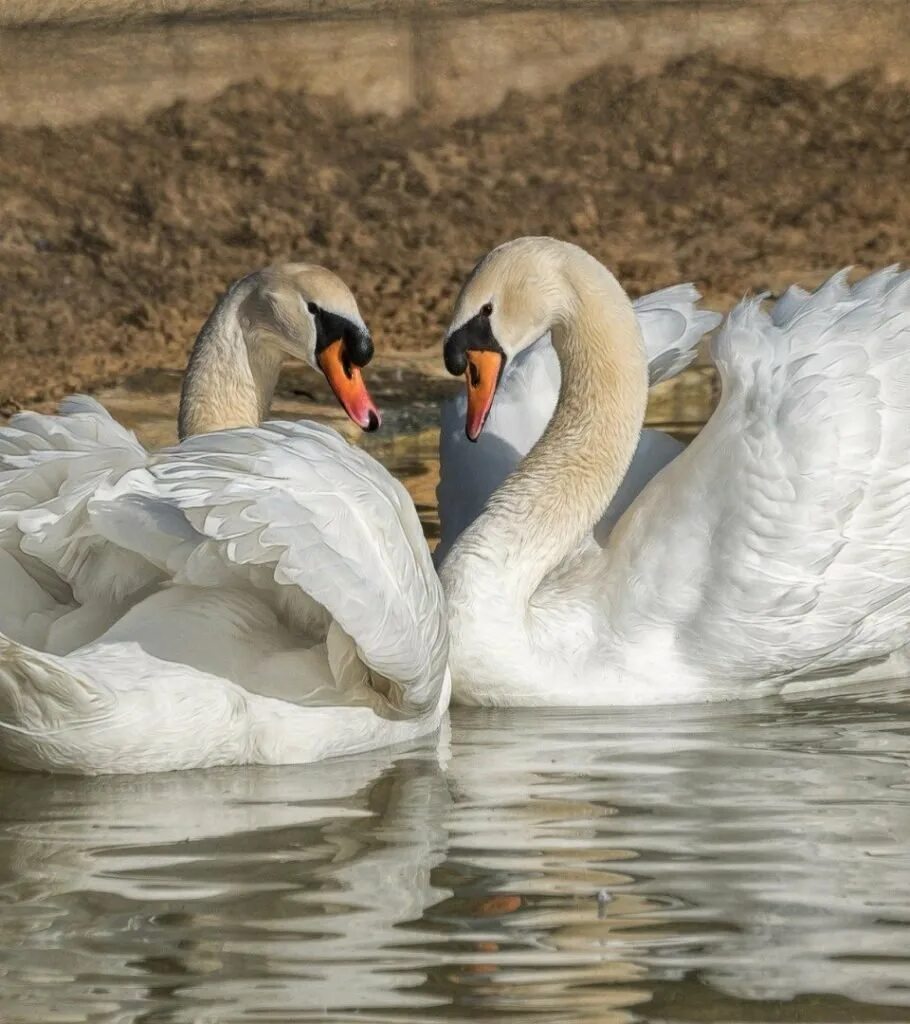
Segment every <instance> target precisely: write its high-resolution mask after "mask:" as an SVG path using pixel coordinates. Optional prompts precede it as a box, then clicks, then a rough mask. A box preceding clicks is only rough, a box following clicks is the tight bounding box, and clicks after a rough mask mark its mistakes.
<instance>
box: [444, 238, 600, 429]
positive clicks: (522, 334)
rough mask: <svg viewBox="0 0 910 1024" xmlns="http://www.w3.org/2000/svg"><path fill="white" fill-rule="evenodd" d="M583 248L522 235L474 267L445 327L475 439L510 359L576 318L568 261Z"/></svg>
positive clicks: (449, 358)
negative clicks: (572, 314) (571, 308)
mask: <svg viewBox="0 0 910 1024" xmlns="http://www.w3.org/2000/svg"><path fill="white" fill-rule="evenodd" d="M573 254H580V255H581V256H583V257H586V258H587V259H592V257H589V256H588V254H587V253H585V252H584V251H583V250H581V249H578V247H577V246H574V245H569V244H568V243H565V242H559V241H557V240H556V239H553V238H517V239H515V240H514V241H511V242H506V243H505V244H504V245H500V246H499V247H498V248H496V249H493V250H492V251H491V252H490V253H488V254H487V255H486V256H485V257H484V258H483V259H482V260H481V261H480V262H479V263H478V264H477V266H476V267H474V269H473V270H472V271H471V274H470V276H469V277H468V280H467V281H466V282H465V284H464V287H463V288H462V289H461V293H460V294H459V296H458V299H457V300H456V303H455V312H454V314H453V317H452V322H451V325H450V326H449V329H448V330H447V331H446V336H445V340H444V347H443V357H444V359H445V364H446V369H447V370H448V371H449V373H451V374H454V375H456V376H461V375H462V374H463V375H464V376H465V379H466V382H467V390H468V412H467V417H466V419H465V433H466V434H467V436H468V439H469V440H471V441H476V440H477V438H478V437H479V436H480V433H481V431H482V430H483V427H484V423H486V420H487V416H488V415H489V412H490V408H491V407H492V404H493V399H494V397H495V394H496V389H497V387H498V386H499V382H500V380H501V378H502V373H503V370H504V369H505V367H506V365H507V363H508V362H509V361H510V360H512V359H514V358H515V357H516V356H517V355H518V354H519V353H520V352H523V351H524V350H525V349H526V348H528V347H529V346H530V345H533V344H534V342H535V341H537V340H538V339H539V338H540V337H542V336H543V335H544V334H546V333H547V331H549V330H550V329H551V328H552V327H553V326H554V325H555V324H557V323H559V322H562V321H563V320H564V319H565V318H566V317H567V316H568V315H569V312H570V311H569V296H570V289H568V288H567V287H566V285H567V281H566V278H565V266H566V261H567V259H568V258H569V257H570V256H572V255H573Z"/></svg>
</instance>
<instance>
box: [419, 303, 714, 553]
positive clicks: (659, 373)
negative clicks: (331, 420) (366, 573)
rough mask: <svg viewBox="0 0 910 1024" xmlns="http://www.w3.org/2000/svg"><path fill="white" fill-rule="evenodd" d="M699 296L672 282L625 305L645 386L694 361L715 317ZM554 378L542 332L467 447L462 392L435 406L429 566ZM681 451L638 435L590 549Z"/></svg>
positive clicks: (535, 426) (539, 423)
mask: <svg viewBox="0 0 910 1024" xmlns="http://www.w3.org/2000/svg"><path fill="white" fill-rule="evenodd" d="M700 298H701V296H700V295H699V293H698V291H697V289H696V288H695V287H694V285H691V284H678V285H673V286H672V287H670V288H663V289H661V290H660V291H657V292H652V293H650V294H649V295H643V296H642V297H641V298H639V299H636V300H635V301H634V302H633V303H632V305H633V307H634V309H635V315H636V317H637V318H638V323H639V326H640V327H641V332H642V338H643V339H644V345H645V350H646V352H647V356H648V382H649V385H650V386H651V387H653V386H654V385H655V384H659V383H661V382H662V381H665V380H669V379H670V378H672V377H675V376H676V375H677V374H679V373H681V372H682V371H683V370H684V369H685V368H686V367H687V366H688V365H689V364H690V363H691V362H692V360H693V359H694V358H695V356H696V354H697V351H698V343H699V342H700V341H701V339H702V338H703V337H704V335H705V334H707V333H708V332H709V331H712V330H714V328H715V327H717V325H718V324H719V323H720V322H721V320H722V319H723V318H722V317H721V316H720V314H718V313H713V312H711V311H709V310H705V309H699V308H698V305H697V304H698V301H699V300H700ZM559 380H560V374H559V360H558V359H557V357H556V352H555V350H554V349H553V343H552V340H551V338H550V336H549V334H547V335H545V336H544V337H542V338H540V339H539V340H537V341H536V342H535V343H534V344H533V345H531V346H529V347H528V348H526V349H524V350H523V351H522V352H518V353H516V354H515V356H514V358H512V359H510V360H509V362H508V364H507V365H505V366H504V367H503V372H502V378H501V379H500V382H499V386H498V387H497V389H496V402H495V404H494V405H493V406H492V407H491V409H490V413H489V416H488V417H487V421H486V423H485V424H484V429H483V433H482V434H481V435H480V436H479V437H477V438H476V439H475V441H474V443H472V442H471V441H470V440H469V439H468V438H467V437H466V435H465V431H464V419H465V414H466V412H467V397H466V395H465V393H464V392H461V393H460V394H458V395H457V396H455V397H454V398H451V399H448V400H447V401H445V402H443V404H442V406H441V409H440V431H439V486H438V487H437V489H436V497H437V502H438V506H439V532H440V537H439V544H438V545H437V547H436V550H435V551H434V553H433V559H434V561H435V562H436V564H437V565H441V564H442V562H443V561H444V560H445V557H446V555H447V554H448V552H449V550H450V549H451V547H452V545H453V544H454V543H455V541H456V540H457V539H458V537H459V536H460V535H461V534H462V533H463V531H464V529H465V528H466V527H467V526H468V525H469V524H470V523H472V522H473V521H474V520H475V519H476V518H477V516H478V515H480V513H481V512H482V511H483V507H484V505H485V504H486V501H487V498H489V497H490V495H491V494H492V493H493V492H494V491H495V490H496V488H497V487H498V486H499V485H500V484H501V483H502V482H503V480H505V478H506V477H507V476H508V475H509V473H511V472H512V470H513V469H515V468H516V467H517V466H518V464H519V462H521V460H522V458H523V457H524V456H525V455H527V453H528V452H529V451H530V450H531V448H532V447H533V446H534V445H535V444H536V443H537V441H538V439H539V438H540V436H541V434H543V432H544V429H545V428H546V425H547V424H548V423H549V422H550V417H551V416H552V415H553V410H554V409H555V408H556V399H557V397H558V395H559ZM684 447H685V446H684V445H683V444H682V442H680V441H678V440H677V439H676V438H675V437H671V436H670V435H669V434H666V433H664V431H662V430H654V429H647V430H642V432H641V436H640V438H639V441H638V447H637V448H636V450H635V455H634V456H633V458H632V462H631V465H630V466H629V470H628V472H627V473H626V475H625V477H624V478H623V482H622V485H621V486H620V488H619V490H618V491H617V492H616V495H615V496H614V498H613V500H612V501H611V502H610V507H609V508H608V509H607V510H606V511H605V512H604V514H603V515H602V516H601V518H600V520H599V521H598V522H597V523H596V524H595V527H594V536H595V538H596V539H597V541H598V543H600V544H603V543H604V541H605V540H606V538H607V537H608V536H609V534H610V531H611V530H612V529H613V527H614V526H615V525H616V523H617V522H618V520H619V518H620V516H621V515H622V513H623V512H624V511H625V510H626V509H627V508H628V507H629V505H631V504H632V502H633V501H634V500H635V498H636V497H637V496H638V494H639V492H640V491H641V489H642V488H643V487H644V486H645V484H646V483H647V482H648V481H649V480H650V479H651V477H652V476H654V475H655V474H656V473H657V471H658V470H660V469H662V468H663V467H664V466H665V465H666V464H667V463H668V462H670V461H671V460H673V459H675V458H676V456H677V455H679V453H680V452H681V451H683V449H684Z"/></svg>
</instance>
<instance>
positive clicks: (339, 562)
mask: <svg viewBox="0 0 910 1024" xmlns="http://www.w3.org/2000/svg"><path fill="white" fill-rule="evenodd" d="M89 516H90V519H91V524H92V528H93V529H94V530H95V532H96V533H97V534H98V535H99V536H101V537H104V538H105V539H106V540H107V541H108V542H110V543H111V544H114V545H116V546H117V547H120V548H122V549H125V550H128V551H131V552H134V553H135V554H136V555H137V556H138V557H141V558H142V559H143V560H146V561H147V562H149V563H150V564H153V565H155V566H157V567H158V568H159V569H160V570H161V571H162V572H163V573H165V574H166V575H167V576H168V577H169V578H171V579H173V580H174V582H175V583H178V584H180V583H185V584H191V585H195V586H214V587H220V586H225V587H230V586H244V587H247V588H248V587H249V586H252V587H253V588H255V589H256V592H257V593H259V595H260V596H262V597H264V598H265V599H266V600H268V601H269V602H270V603H271V604H272V605H273V607H275V609H276V610H277V611H279V612H280V614H281V615H282V616H284V617H285V618H286V619H289V620H290V623H291V626H292V628H293V627H294V626H295V625H297V626H299V627H300V628H301V629H309V628H311V627H312V624H313V602H315V603H316V605H317V606H318V607H319V608H321V609H325V610H326V611H327V612H328V615H329V616H330V618H331V619H332V620H333V621H334V623H336V624H337V629H336V630H335V632H334V633H333V631H332V630H330V631H329V635H328V641H329V657H330V661H333V665H332V669H333V673H334V674H335V675H336V677H337V676H339V674H344V673H352V672H353V673H356V671H357V668H358V666H360V667H361V668H362V665H366V666H367V667H368V669H369V670H370V675H371V677H372V682H373V688H374V689H375V690H377V691H378V692H379V693H380V694H381V695H382V696H383V698H384V700H385V702H386V706H385V711H386V713H387V714H390V715H393V716H394V715H396V714H397V715H402V716H407V717H413V716H417V715H420V714H423V713H424V712H426V711H427V710H428V709H430V708H433V707H435V706H436V704H437V703H438V701H439V695H440V692H441V688H442V685H443V679H444V676H445V665H446V658H447V633H446V624H445V615H444V605H443V598H442V591H441V587H440V584H439V581H438V579H437V577H436V574H435V571H434V570H433V566H432V561H431V558H430V554H429V550H428V548H427V546H426V542H425V541H424V539H423V534H422V532H421V529H420V523H419V520H418V518H417V513H416V511H415V509H414V505H413V502H412V501H411V499H410V497H409V496H408V494H407V492H406V491H405V489H404V488H403V487H402V486H401V485H400V484H399V483H398V482H397V481H396V480H395V479H394V478H393V477H392V476H391V475H390V474H389V473H388V472H387V471H386V470H385V469H383V467H382V466H380V465H379V464H378V463H377V462H376V461H375V460H373V459H372V458H370V456H369V455H367V454H366V453H364V452H363V451H361V450H360V449H358V448H355V447H353V446H351V445H349V444H348V443H347V442H345V441H344V440H343V439H342V438H341V437H340V436H339V435H338V434H337V433H336V432H335V431H333V430H330V429H328V428H325V427H320V426H317V425H316V424H312V423H296V424H292V423H280V422H275V423H269V424H267V425H265V426H263V427H259V428H250V429H241V430H230V431H222V432H218V433H212V434H203V435H199V436H197V437H193V438H190V439H188V440H187V441H184V442H183V443H182V444H181V445H180V446H178V447H177V448H173V449H169V450H166V451H164V452H162V453H160V454H158V455H155V456H153V457H152V458H151V459H150V460H149V463H148V467H147V468H143V469H139V470H136V471H134V472H132V473H129V474H127V475H125V476H123V477H122V478H121V479H120V480H119V481H117V482H116V483H111V484H110V485H109V486H107V487H102V488H101V489H100V490H99V491H98V492H97V494H96V496H95V497H94V498H93V499H92V500H91V501H90V502H89ZM339 630H340V631H341V632H340V633H339V632H338V631H339ZM345 638H350V641H352V643H346V640H345ZM352 654H356V658H352V657H351V655H352ZM355 662H356V664H355Z"/></svg>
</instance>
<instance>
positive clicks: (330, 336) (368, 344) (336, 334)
mask: <svg viewBox="0 0 910 1024" xmlns="http://www.w3.org/2000/svg"><path fill="white" fill-rule="evenodd" d="M313 318H314V320H315V321H316V355H319V353H320V352H322V351H324V350H325V349H327V348H328V347H329V345H331V344H333V343H334V342H336V341H342V342H344V351H345V354H346V355H347V358H348V359H349V360H350V361H351V362H352V363H353V364H354V366H366V365H367V363H368V362H369V361H370V360H371V359H372V358H373V339H372V338H371V337H370V335H369V333H368V332H367V331H365V330H364V329H363V328H362V327H360V326H358V325H357V324H355V323H352V322H351V321H350V320H348V319H347V318H346V317H343V316H340V315H339V314H338V313H329V312H328V311H327V310H325V309H322V308H319V309H317V310H316V312H315V313H314V314H313Z"/></svg>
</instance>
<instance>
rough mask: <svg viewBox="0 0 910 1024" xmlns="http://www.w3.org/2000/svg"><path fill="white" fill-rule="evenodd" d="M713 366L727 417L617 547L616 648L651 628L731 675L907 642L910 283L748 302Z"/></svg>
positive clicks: (678, 464)
mask: <svg viewBox="0 0 910 1024" xmlns="http://www.w3.org/2000/svg"><path fill="white" fill-rule="evenodd" d="M714 358H715V361H716V363H717V366H718V368H719V370H720V374H721V378H722V387H723V391H722V399H721V403H720V405H719V407H718V409H717V411H716V412H715V414H714V416H713V417H712V418H711V420H710V421H709V423H708V424H707V426H706V427H705V429H704V430H703V431H702V433H701V434H700V435H699V437H698V438H697V439H696V440H695V441H694V442H693V444H692V445H690V447H689V449H688V450H687V451H686V452H685V453H684V454H683V455H682V456H680V457H679V458H678V459H677V460H676V461H675V462H674V463H673V464H672V465H671V466H669V467H668V468H667V469H666V470H665V471H664V472H663V473H662V474H660V476H658V477H657V478H655V479H654V480H652V481H651V483H650V484H649V485H648V486H647V487H646V488H645V490H644V491H643V493H642V494H641V495H640V497H639V499H638V500H637V501H636V502H635V504H634V505H633V506H632V508H631V509H630V512H629V514H628V515H627V516H626V517H625V519H624V520H623V521H622V522H621V523H620V525H619V528H618V529H617V531H616V532H615V533H614V534H613V536H612V538H611V542H610V545H609V547H608V549H607V557H608V564H609V566H610V569H609V572H608V579H609V586H610V590H611V594H612V597H613V599H614V600H613V603H612V609H613V622H614V625H615V626H616V627H617V639H619V638H621V637H622V636H624V635H626V634H627V633H628V631H629V630H631V629H633V628H639V629H640V628H642V626H644V625H645V624H649V625H650V626H652V627H653V628H654V629H655V630H657V631H663V632H664V634H665V635H669V636H672V643H673V644H674V646H675V647H676V648H677V650H678V652H679V653H681V654H682V656H683V658H684V659H686V660H688V661H690V662H691V663H692V664H693V666H694V665H697V666H698V667H699V669H700V670H701V671H703V672H705V673H706V674H708V675H710V674H712V673H713V674H714V675H715V676H717V677H718V678H720V677H726V678H737V677H740V678H755V677H758V676H778V675H794V674H805V673H808V672H816V671H820V672H824V671H826V670H832V669H834V668H836V667H837V666H842V665H844V664H847V663H850V662H853V661H858V660H865V659H873V658H879V657H884V656H886V655H887V654H889V653H890V652H891V651H893V650H895V649H897V648H899V647H901V646H903V645H904V644H906V643H907V642H910V501H908V497H910V460H907V458H906V438H907V436H908V431H910V274H907V273H904V274H899V273H898V272H897V270H896V269H895V268H888V269H886V270H884V271H881V272H879V273H878V274H874V275H870V276H869V277H867V278H866V279H865V280H864V281H861V282H860V283H859V284H858V285H853V286H851V285H850V284H849V283H848V281H847V271H846V270H845V271H841V272H840V273H838V274H836V275H834V276H833V277H832V278H831V279H830V280H829V281H827V282H826V283H825V284H824V285H822V286H821V287H820V288H819V289H817V290H816V291H815V292H814V293H807V292H804V291H802V290H799V289H790V290H789V291H788V292H787V293H785V295H784V296H783V297H782V298H781V299H780V300H779V301H778V302H777V304H776V305H775V306H774V307H773V308H772V310H771V311H770V313H768V312H766V311H765V310H764V309H763V306H762V302H761V300H760V299H750V300H746V301H744V302H742V303H740V305H739V306H737V307H736V309H734V311H733V312H732V313H731V315H730V317H729V318H728V320H727V322H726V324H725V326H724V328H723V330H722V331H721V333H720V335H719V337H718V338H717V340H716V343H715V347H714ZM668 510H669V514H668ZM630 581H631V582H630Z"/></svg>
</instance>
